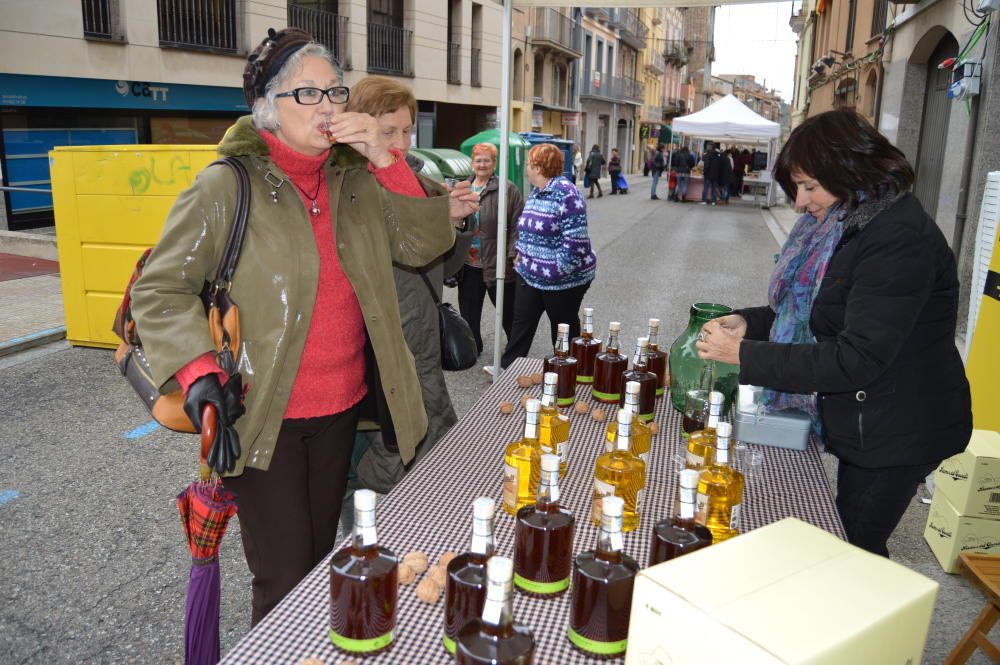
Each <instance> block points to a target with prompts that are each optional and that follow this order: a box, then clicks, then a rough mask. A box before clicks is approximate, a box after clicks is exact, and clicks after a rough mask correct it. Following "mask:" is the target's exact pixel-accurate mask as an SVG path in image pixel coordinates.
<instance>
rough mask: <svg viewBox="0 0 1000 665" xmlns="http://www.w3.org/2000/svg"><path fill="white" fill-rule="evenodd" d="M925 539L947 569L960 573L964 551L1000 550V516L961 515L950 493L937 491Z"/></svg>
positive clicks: (928, 518)
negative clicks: (961, 556)
mask: <svg viewBox="0 0 1000 665" xmlns="http://www.w3.org/2000/svg"><path fill="white" fill-rule="evenodd" d="M924 540H926V541H927V544H928V545H930V547H931V551H932V552H933V553H934V556H935V557H937V560H938V563H940V564H941V567H942V568H944V572H946V573H957V572H958V557H959V555H960V554H962V553H963V552H982V553H983V554H1000V520H995V519H986V518H983V517H973V516H971V515H962V514H960V513H959V511H958V509H957V508H956V507H955V506H953V505H952V503H951V501H949V500H948V497H947V496H945V495H944V494H943V493H941V492H934V501H932V502H931V509H930V512H929V513H928V515H927V526H926V527H925V528H924Z"/></svg>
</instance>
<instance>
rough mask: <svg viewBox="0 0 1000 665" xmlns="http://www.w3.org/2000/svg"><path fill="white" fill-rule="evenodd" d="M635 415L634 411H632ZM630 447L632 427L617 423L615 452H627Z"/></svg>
mask: <svg viewBox="0 0 1000 665" xmlns="http://www.w3.org/2000/svg"><path fill="white" fill-rule="evenodd" d="M633 413H635V411H633ZM631 445H632V425H631V424H630V423H618V436H617V437H616V438H615V450H628V449H629V446H631Z"/></svg>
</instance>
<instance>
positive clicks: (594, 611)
mask: <svg viewBox="0 0 1000 665" xmlns="http://www.w3.org/2000/svg"><path fill="white" fill-rule="evenodd" d="M601 500H602V501H603V507H602V511H601V530H600V532H599V533H598V536H597V548H596V549H594V550H591V551H589V552H584V553H583V554H580V555H579V556H577V557H576V560H575V561H574V562H573V597H572V600H571V601H570V614H569V629H568V631H567V633H568V635H569V640H570V642H572V643H573V646H575V647H576V648H577V649H579V650H581V651H583V652H584V653H586V654H587V655H588V656H590V657H599V658H611V657H614V656H620V655H621V654H623V653H625V647H626V646H627V645H628V623H629V614H630V613H631V611H632V587H633V586H634V584H635V575H636V573H637V572H639V564H637V563H636V562H635V559H633V558H632V557H630V556H628V555H627V554H625V553H624V552H622V511H623V509H624V501H622V499H621V497H617V496H606V497H604V498H603V499H601Z"/></svg>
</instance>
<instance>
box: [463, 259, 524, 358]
mask: <svg viewBox="0 0 1000 665" xmlns="http://www.w3.org/2000/svg"><path fill="white" fill-rule="evenodd" d="M486 295H489V297H490V302H491V303H493V306H494V307H496V306H497V285H496V282H493V283H492V284H487V283H486V280H485V279H483V269H482V268H473V267H472V266H465V267H464V268H462V279H461V280H460V281H459V283H458V312H459V314H461V315H462V318H463V319H465V321H466V322H467V323H468V324H469V327H470V328H472V334H473V335H475V336H476V348H477V349H478V350H479V353H482V352H483V336H482V331H481V330H480V327H481V325H482V319H483V297H484V296H486ZM513 324H514V283H513V282H507V283H506V284H504V290H503V331H504V334H506V335H507V339H508V340H509V339H510V332H511V327H512V326H513Z"/></svg>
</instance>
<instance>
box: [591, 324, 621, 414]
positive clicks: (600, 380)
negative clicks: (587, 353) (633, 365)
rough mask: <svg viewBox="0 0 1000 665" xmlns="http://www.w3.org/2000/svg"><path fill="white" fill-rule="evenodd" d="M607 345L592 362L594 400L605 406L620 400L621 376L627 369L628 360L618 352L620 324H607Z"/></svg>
mask: <svg viewBox="0 0 1000 665" xmlns="http://www.w3.org/2000/svg"><path fill="white" fill-rule="evenodd" d="M608 327H609V330H608V343H607V344H606V345H605V346H604V351H602V352H601V353H598V354H597V358H596V359H595V360H594V388H593V391H592V394H593V396H594V399H595V400H597V401H598V402H604V403H605V404H617V403H618V400H619V399H620V398H621V389H622V388H621V387H622V374H624V373H625V370H627V369H628V358H626V357H625V356H623V355H622V354H620V353H619V352H618V332H619V331H620V330H621V327H622V324H621V323H619V322H618V321H612V322H611V323H610V324H609V326H608Z"/></svg>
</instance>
